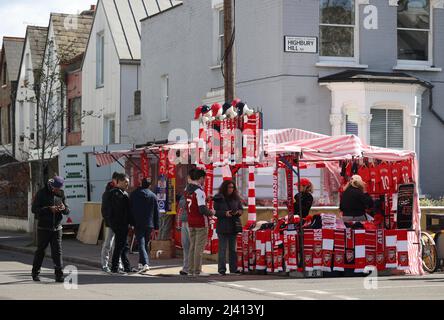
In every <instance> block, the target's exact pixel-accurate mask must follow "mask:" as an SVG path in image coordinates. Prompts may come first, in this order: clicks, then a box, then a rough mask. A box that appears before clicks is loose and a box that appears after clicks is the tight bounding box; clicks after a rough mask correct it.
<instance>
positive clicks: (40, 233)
mask: <svg viewBox="0 0 444 320" xmlns="http://www.w3.org/2000/svg"><path fill="white" fill-rule="evenodd" d="M62 234H63V232H62V230H59V231H51V230H40V229H39V230H37V250H36V252H35V254H34V262H33V264H32V274H33V275H38V274H39V273H40V269H41V267H42V263H43V259H44V258H45V251H46V248H47V247H48V245H51V257H52V261H53V262H54V270H55V274H56V275H63V264H62Z"/></svg>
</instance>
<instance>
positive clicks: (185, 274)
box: [179, 270, 188, 276]
mask: <svg viewBox="0 0 444 320" xmlns="http://www.w3.org/2000/svg"><path fill="white" fill-rule="evenodd" d="M179 274H180V275H181V276H187V275H188V272H186V271H183V270H180V271H179Z"/></svg>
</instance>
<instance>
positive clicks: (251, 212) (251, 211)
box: [247, 166, 256, 226]
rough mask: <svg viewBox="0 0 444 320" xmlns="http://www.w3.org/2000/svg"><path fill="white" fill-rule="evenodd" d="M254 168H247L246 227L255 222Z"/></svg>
mask: <svg viewBox="0 0 444 320" xmlns="http://www.w3.org/2000/svg"><path fill="white" fill-rule="evenodd" d="M254 170H255V168H254V166H249V167H248V222H247V226H250V225H251V224H254V223H255V222H256V184H255V175H254Z"/></svg>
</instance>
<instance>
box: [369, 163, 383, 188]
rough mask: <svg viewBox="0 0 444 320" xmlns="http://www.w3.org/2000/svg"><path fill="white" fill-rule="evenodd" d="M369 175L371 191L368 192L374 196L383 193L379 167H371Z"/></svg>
mask: <svg viewBox="0 0 444 320" xmlns="http://www.w3.org/2000/svg"><path fill="white" fill-rule="evenodd" d="M369 173H370V179H369V189H368V190H367V192H368V193H373V194H378V193H381V175H380V173H379V167H370V169H369Z"/></svg>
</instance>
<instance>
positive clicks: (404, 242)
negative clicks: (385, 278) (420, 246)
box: [396, 230, 409, 270]
mask: <svg viewBox="0 0 444 320" xmlns="http://www.w3.org/2000/svg"><path fill="white" fill-rule="evenodd" d="M397 231H398V233H397V239H396V249H397V250H398V270H409V249H408V234H407V233H408V231H407V230H397Z"/></svg>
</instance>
